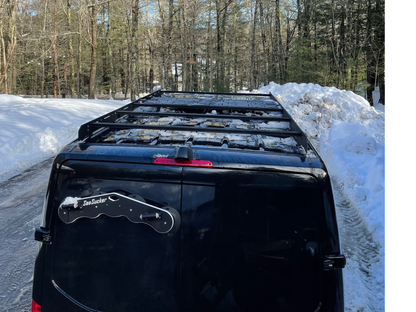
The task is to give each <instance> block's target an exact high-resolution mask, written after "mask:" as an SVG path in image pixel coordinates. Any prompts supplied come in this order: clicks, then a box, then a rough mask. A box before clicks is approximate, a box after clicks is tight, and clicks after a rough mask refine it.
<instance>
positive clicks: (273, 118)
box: [116, 110, 291, 121]
mask: <svg viewBox="0 0 416 312" xmlns="http://www.w3.org/2000/svg"><path fill="white" fill-rule="evenodd" d="M116 113H117V114H118V115H126V114H127V115H135V116H165V117H191V118H206V119H241V120H264V121H290V120H291V119H290V117H273V116H247V115H222V114H215V115H209V114H193V113H173V112H132V111H125V110H122V111H118V112H116Z"/></svg>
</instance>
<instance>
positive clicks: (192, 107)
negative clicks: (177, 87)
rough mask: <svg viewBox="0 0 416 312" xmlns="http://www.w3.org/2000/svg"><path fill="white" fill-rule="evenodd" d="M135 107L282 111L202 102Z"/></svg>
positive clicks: (147, 104) (140, 104)
mask: <svg viewBox="0 0 416 312" xmlns="http://www.w3.org/2000/svg"><path fill="white" fill-rule="evenodd" d="M134 105H135V106H137V107H136V108H139V107H157V108H190V109H210V110H234V111H264V112H282V111H283V109H282V108H280V107H259V106H225V105H224V106H221V105H202V104H195V105H189V104H183V103H178V104H167V103H134Z"/></svg>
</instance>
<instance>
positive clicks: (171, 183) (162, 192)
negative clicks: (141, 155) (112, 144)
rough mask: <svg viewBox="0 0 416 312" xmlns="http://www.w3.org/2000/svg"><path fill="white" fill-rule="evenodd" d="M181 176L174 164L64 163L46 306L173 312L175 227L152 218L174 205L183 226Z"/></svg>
mask: <svg viewBox="0 0 416 312" xmlns="http://www.w3.org/2000/svg"><path fill="white" fill-rule="evenodd" d="M156 169H157V170H156ZM115 177H117V178H115ZM180 182H181V168H176V167H171V166H170V167H165V166H157V168H155V166H152V165H147V166H146V165H135V164H120V163H109V162H86V161H67V162H65V163H64V166H62V167H61V170H60V174H59V178H58V187H57V188H56V189H57V191H56V192H55V195H54V199H53V201H54V204H53V205H54V207H53V209H52V211H53V213H52V216H51V218H52V219H53V220H52V222H51V224H52V228H51V236H52V244H51V245H48V247H47V248H48V249H47V256H46V259H47V262H46V265H45V269H46V271H45V272H46V274H45V276H46V278H45V279H44V284H43V297H44V298H48V299H47V300H43V304H42V311H46V312H47V311H175V310H176V309H177V297H178V296H177V291H176V290H177V282H178V274H179V234H178V232H177V228H178V227H176V228H174V229H172V228H171V227H170V226H169V227H168V228H165V230H163V226H162V227H158V226H152V222H153V221H157V222H159V221H163V223H164V224H165V226H166V223H167V222H171V221H172V220H171V219H169V218H170V215H168V214H165V213H166V212H167V211H169V210H170V211H171V212H172V211H175V213H171V215H172V214H173V215H174V218H172V219H175V220H174V222H176V225H179V224H178V223H180V218H178V216H179V213H178V212H179V211H180V208H181V184H180ZM74 198H75V199H76V198H77V202H78V205H74V204H73V203H74ZM107 204H109V205H107ZM82 206H83V207H82ZM135 209H142V211H141V212H140V213H139V214H134V210H135ZM146 209H147V210H146ZM57 211H58V213H56V212H57ZM68 214H70V216H69V217H68V218H66V217H67V216H68Z"/></svg>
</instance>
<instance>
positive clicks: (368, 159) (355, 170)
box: [256, 82, 385, 247]
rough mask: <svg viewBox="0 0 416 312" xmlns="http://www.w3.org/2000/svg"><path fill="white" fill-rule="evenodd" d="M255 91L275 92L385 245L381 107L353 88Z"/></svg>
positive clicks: (312, 86) (281, 87) (269, 87)
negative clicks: (347, 89)
mask: <svg viewBox="0 0 416 312" xmlns="http://www.w3.org/2000/svg"><path fill="white" fill-rule="evenodd" d="M256 92H259V93H269V92H271V93H272V94H275V95H276V94H278V96H279V97H280V98H281V100H282V102H283V103H282V104H283V106H284V107H285V109H286V110H287V111H288V112H289V113H290V114H291V115H292V117H293V118H294V119H295V120H296V122H297V123H298V125H299V126H300V127H301V128H302V130H303V131H304V132H305V133H306V134H307V135H308V137H309V139H310V140H311V142H312V144H313V145H314V146H315V148H316V149H317V150H318V152H319V154H320V155H321V157H322V158H323V160H324V162H325V164H326V165H327V167H328V170H329V173H330V175H331V177H332V178H333V179H336V180H337V182H338V183H339V184H340V185H341V186H342V187H343V192H344V194H345V195H346V196H347V197H348V199H349V200H350V201H351V203H352V204H353V205H354V207H355V208H356V209H357V210H358V212H359V214H360V215H361V217H362V219H363V222H365V223H366V225H367V227H368V229H369V231H370V232H371V233H372V234H373V237H374V239H375V240H376V241H377V242H378V243H379V244H380V246H382V247H384V237H385V236H384V231H385V228H384V208H385V201H384V195H385V183H384V181H385V178H384V168H385V167H384V160H385V157H384V152H385V151H384V127H385V124H384V120H385V119H384V110H376V109H375V108H374V107H371V106H370V104H369V103H368V102H367V101H366V100H365V99H364V98H363V97H361V96H359V95H357V94H355V93H353V92H351V91H345V90H339V89H337V88H334V87H321V86H319V85H316V84H296V83H288V84H285V85H278V84H276V83H274V82H271V83H270V84H269V85H267V86H264V87H262V88H260V89H259V90H257V91H256Z"/></svg>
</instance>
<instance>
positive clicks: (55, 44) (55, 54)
mask: <svg viewBox="0 0 416 312" xmlns="http://www.w3.org/2000/svg"><path fill="white" fill-rule="evenodd" d="M57 13H58V8H57V5H56V0H55V3H54V26H53V34H54V36H53V97H54V98H56V97H57V96H58V31H57V28H58V16H57V15H58V14H57Z"/></svg>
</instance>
